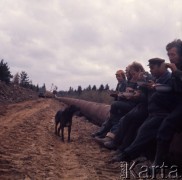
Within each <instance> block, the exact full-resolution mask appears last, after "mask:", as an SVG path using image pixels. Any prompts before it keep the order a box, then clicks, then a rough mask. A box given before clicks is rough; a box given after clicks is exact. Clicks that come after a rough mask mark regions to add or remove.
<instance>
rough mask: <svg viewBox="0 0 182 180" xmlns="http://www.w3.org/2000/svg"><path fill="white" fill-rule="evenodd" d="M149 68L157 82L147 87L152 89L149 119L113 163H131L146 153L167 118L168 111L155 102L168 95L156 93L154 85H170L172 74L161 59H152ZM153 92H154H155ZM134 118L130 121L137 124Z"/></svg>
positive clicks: (132, 115)
mask: <svg viewBox="0 0 182 180" xmlns="http://www.w3.org/2000/svg"><path fill="white" fill-rule="evenodd" d="M149 67H150V72H151V74H152V75H153V76H154V77H155V78H156V80H155V83H154V82H150V83H149V84H148V85H147V87H148V88H149V89H150V91H147V93H149V94H148V114H149V115H148V118H147V119H146V120H145V121H144V123H143V124H142V125H141V127H140V128H139V129H135V130H138V133H137V135H136V137H135V139H134V141H133V142H132V143H131V144H130V145H129V146H128V147H123V148H121V151H120V153H119V155H116V156H114V157H113V158H112V160H111V162H119V161H130V160H132V159H135V158H137V157H139V156H140V155H142V154H144V153H146V152H147V151H148V150H149V148H151V144H152V143H153V142H155V138H156V135H157V131H158V129H159V127H160V124H161V123H162V120H163V119H164V117H166V116H167V114H168V111H167V110H166V109H161V107H160V105H158V104H157V103H156V102H155V101H156V99H157V100H158V98H160V97H161V95H162V98H164V96H165V97H166V96H168V93H162V92H157V91H155V90H154V85H155V84H156V83H160V84H168V85H170V77H171V74H170V72H169V71H167V68H166V66H165V63H164V60H163V59H160V58H153V59H150V60H149ZM151 90H153V92H152V91H151ZM156 97H157V98H156ZM159 101H160V100H159ZM141 113H142V112H141ZM127 115H128V114H127ZM127 115H126V116H127ZM134 117H135V116H134V114H131V119H130V121H131V122H132V120H133V122H132V123H135V119H133V118H134ZM124 118H125V117H124ZM127 119H128V118H127ZM136 121H137V119H136ZM121 122H126V121H125V119H123V120H122V121H121ZM122 125H123V124H122V123H121V126H120V127H121V129H120V130H119V132H120V133H121V134H122ZM125 128H127V130H129V128H130V127H129V126H128V127H126V126H125ZM119 132H118V133H119ZM125 132H126V130H125ZM125 135H126V134H122V137H121V138H120V143H121V144H122V140H123V138H124V137H125ZM150 150H151V149H150Z"/></svg>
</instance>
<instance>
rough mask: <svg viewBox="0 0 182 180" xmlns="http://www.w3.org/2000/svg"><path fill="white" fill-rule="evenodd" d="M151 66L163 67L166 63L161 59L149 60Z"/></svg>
mask: <svg viewBox="0 0 182 180" xmlns="http://www.w3.org/2000/svg"><path fill="white" fill-rule="evenodd" d="M148 61H149V64H148V66H150V65H161V64H162V63H163V62H165V60H164V59H161V58H152V59H149V60H148Z"/></svg>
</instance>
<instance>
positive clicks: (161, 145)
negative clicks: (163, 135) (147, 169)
mask: <svg viewBox="0 0 182 180" xmlns="http://www.w3.org/2000/svg"><path fill="white" fill-rule="evenodd" d="M169 146H170V143H168V142H158V143H157V149H156V155H155V160H154V165H156V166H157V165H158V166H161V165H162V164H163V163H165V164H166V163H168V152H169Z"/></svg>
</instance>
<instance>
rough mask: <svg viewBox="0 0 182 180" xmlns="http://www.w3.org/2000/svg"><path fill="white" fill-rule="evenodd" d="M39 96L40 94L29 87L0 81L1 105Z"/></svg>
mask: <svg viewBox="0 0 182 180" xmlns="http://www.w3.org/2000/svg"><path fill="white" fill-rule="evenodd" d="M36 98H38V94H37V93H36V92H35V91H32V90H31V89H28V88H23V87H20V86H19V85H16V84H8V85H7V84H6V83H4V82H2V81H0V105H5V104H9V103H15V102H21V101H25V100H30V99H36Z"/></svg>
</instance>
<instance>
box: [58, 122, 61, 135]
mask: <svg viewBox="0 0 182 180" xmlns="http://www.w3.org/2000/svg"><path fill="white" fill-rule="evenodd" d="M60 130H61V124H60V125H59V128H58V132H57V135H58V136H60Z"/></svg>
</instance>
